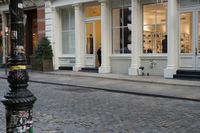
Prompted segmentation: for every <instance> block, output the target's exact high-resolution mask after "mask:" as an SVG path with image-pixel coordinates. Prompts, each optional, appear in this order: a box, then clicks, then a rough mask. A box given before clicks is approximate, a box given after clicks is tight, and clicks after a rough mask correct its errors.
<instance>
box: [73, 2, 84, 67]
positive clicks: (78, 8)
mask: <svg viewBox="0 0 200 133" xmlns="http://www.w3.org/2000/svg"><path fill="white" fill-rule="evenodd" d="M74 8H75V59H76V61H75V62H76V63H75V66H73V71H79V70H81V67H82V62H83V60H84V58H83V57H84V55H83V52H82V51H83V49H84V48H83V45H82V43H83V32H82V31H83V22H82V18H83V15H82V4H76V5H74Z"/></svg>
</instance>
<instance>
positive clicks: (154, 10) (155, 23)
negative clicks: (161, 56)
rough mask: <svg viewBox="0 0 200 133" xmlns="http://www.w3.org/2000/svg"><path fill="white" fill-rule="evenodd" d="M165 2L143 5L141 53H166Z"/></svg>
mask: <svg viewBox="0 0 200 133" xmlns="http://www.w3.org/2000/svg"><path fill="white" fill-rule="evenodd" d="M166 19H167V4H166V3H155V4H148V5H143V53H148V54H149V53H153V54H156V53H167V33H166V23H167V20H166Z"/></svg>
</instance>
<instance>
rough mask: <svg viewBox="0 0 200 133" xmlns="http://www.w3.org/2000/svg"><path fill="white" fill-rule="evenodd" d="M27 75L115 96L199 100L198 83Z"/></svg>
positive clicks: (33, 79) (59, 73)
mask: <svg viewBox="0 0 200 133" xmlns="http://www.w3.org/2000/svg"><path fill="white" fill-rule="evenodd" d="M29 76H30V82H39V83H46V84H57V85H69V86H79V87H90V88H93V89H99V90H105V91H114V92H118V93H132V94H136V95H145V96H154V97H166V98H174V99H184V100H192V101H200V82H199V81H191V80H177V79H164V78H163V77H161V76H129V75H120V74H99V73H88V72H73V71H53V72H45V73H42V72H29ZM6 77H7V76H6V75H5V72H4V71H3V70H1V71H0V78H6ZM149 84H151V85H149ZM152 84H153V87H152Z"/></svg>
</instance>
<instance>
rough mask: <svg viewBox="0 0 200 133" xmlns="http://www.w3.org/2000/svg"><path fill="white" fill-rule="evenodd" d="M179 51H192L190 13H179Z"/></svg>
mask: <svg viewBox="0 0 200 133" xmlns="http://www.w3.org/2000/svg"><path fill="white" fill-rule="evenodd" d="M180 53H192V13H191V12H188V13H181V14H180Z"/></svg>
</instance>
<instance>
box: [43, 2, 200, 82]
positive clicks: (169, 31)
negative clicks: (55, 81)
mask: <svg viewBox="0 0 200 133" xmlns="http://www.w3.org/2000/svg"><path fill="white" fill-rule="evenodd" d="M45 5H46V6H45V7H46V8H45V9H46V12H45V13H46V20H47V21H46V24H47V25H46V35H47V36H48V37H49V38H50V39H51V41H52V42H54V45H55V47H54V50H55V54H54V58H55V60H54V61H55V69H59V68H63V67H66V68H69V67H73V70H74V71H78V70H80V69H82V68H84V67H89V68H96V67H98V65H96V57H97V55H96V54H95V52H96V50H97V49H98V47H99V44H101V47H102V64H101V66H100V67H99V68H98V69H99V73H122V74H129V75H138V69H139V67H140V66H144V72H145V73H149V74H150V75H164V77H166V78H172V77H173V75H174V74H175V73H176V70H178V69H183V70H200V55H199V52H200V41H199V40H200V39H199V36H200V35H199V34H200V28H199V27H198V26H199V25H200V10H196V7H199V6H200V2H199V1H191V0H184V1H182V0H161V1H160V0H159V1H158V0H84V2H83V1H82V0H73V1H71V2H70V1H65V0H59V1H56V0H47V1H46V2H45ZM186 9H189V10H186ZM97 22H98V23H97ZM97 24H98V25H97ZM89 34H92V35H93V51H95V52H94V53H93V54H88V52H87V43H88V42H87V40H88V39H87V37H88V36H89ZM165 35H168V41H167V43H168V44H167V45H168V46H167V48H168V50H167V51H168V53H167V54H166V53H162V52H163V46H162V40H163V39H164V38H165ZM125 49H128V50H130V52H125ZM61 51H62V52H61ZM147 51H151V52H147Z"/></svg>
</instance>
